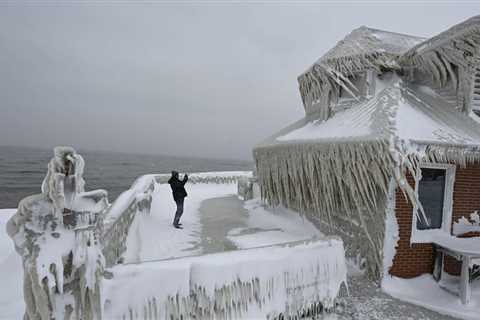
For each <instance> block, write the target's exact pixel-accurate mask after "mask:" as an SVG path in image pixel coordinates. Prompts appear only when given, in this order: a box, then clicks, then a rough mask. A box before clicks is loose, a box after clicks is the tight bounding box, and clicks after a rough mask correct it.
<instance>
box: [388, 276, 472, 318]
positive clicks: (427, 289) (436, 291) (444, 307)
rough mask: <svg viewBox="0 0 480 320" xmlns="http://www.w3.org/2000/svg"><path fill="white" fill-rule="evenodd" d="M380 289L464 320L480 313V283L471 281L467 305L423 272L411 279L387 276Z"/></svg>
mask: <svg viewBox="0 0 480 320" xmlns="http://www.w3.org/2000/svg"><path fill="white" fill-rule="evenodd" d="M382 289H383V291H384V292H386V293H388V294H389V295H391V296H392V297H394V298H397V299H400V300H404V301H407V302H410V303H412V304H415V305H418V306H422V307H425V308H427V309H430V310H434V311H436V312H439V313H442V314H445V315H450V316H453V317H458V318H461V319H465V320H478V319H479V315H480V283H479V282H478V281H476V282H473V283H472V300H471V303H470V304H469V305H467V306H464V305H462V304H461V302H460V299H459V298H458V297H455V296H453V295H452V294H451V293H449V292H447V291H445V290H444V289H442V288H440V286H439V284H438V283H437V282H436V281H435V280H434V279H433V277H432V275H430V274H425V275H422V276H420V277H417V278H413V279H401V278H397V277H391V276H387V277H384V279H383V281H382Z"/></svg>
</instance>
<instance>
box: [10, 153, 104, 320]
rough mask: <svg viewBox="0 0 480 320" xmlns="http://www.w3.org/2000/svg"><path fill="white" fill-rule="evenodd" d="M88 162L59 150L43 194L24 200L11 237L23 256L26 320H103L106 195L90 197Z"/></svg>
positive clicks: (101, 192)
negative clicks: (86, 179)
mask: <svg viewBox="0 0 480 320" xmlns="http://www.w3.org/2000/svg"><path fill="white" fill-rule="evenodd" d="M83 167H84V161H83V158H82V157H81V156H80V155H79V154H77V153H76V152H75V150H74V149H73V148H70V147H57V148H55V150H54V157H53V158H52V159H51V160H50V162H49V164H48V171H47V175H46V177H45V179H44V181H43V183H42V193H41V194H36V195H33V196H29V197H26V198H24V199H23V200H21V201H20V203H19V206H18V210H17V213H16V214H15V215H14V216H13V217H12V218H11V219H10V221H9V222H8V224H7V232H8V234H9V236H10V237H11V238H12V239H13V242H14V244H15V249H16V251H17V252H18V254H19V255H20V256H21V257H22V261H23V269H24V280H23V290H24V300H25V306H26V308H25V315H24V320H51V319H70V320H73V319H82V320H93V319H101V316H102V314H101V301H100V285H101V279H102V277H103V268H104V257H103V255H102V252H101V248H100V244H99V243H98V239H99V235H100V233H101V230H102V224H103V221H102V220H103V219H102V214H103V212H104V210H105V208H106V207H107V206H108V200H107V193H106V191H104V190H96V191H90V192H85V191H84V184H85V182H84V180H83Z"/></svg>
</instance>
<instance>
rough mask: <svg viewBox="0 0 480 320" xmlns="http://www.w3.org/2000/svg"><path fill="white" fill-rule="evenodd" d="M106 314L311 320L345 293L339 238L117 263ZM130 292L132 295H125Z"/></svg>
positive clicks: (114, 316) (107, 291)
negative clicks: (150, 260)
mask: <svg viewBox="0 0 480 320" xmlns="http://www.w3.org/2000/svg"><path fill="white" fill-rule="evenodd" d="M114 274H115V275H114V277H115V282H112V283H110V284H108V285H107V286H106V288H105V296H104V298H105V300H104V301H105V305H104V306H105V309H104V314H105V316H106V317H107V318H109V319H155V320H156V319H312V318H314V317H315V316H318V315H319V314H321V313H323V312H324V311H325V310H333V309H334V307H335V302H336V298H337V297H338V296H339V295H340V293H341V292H344V293H346V274H347V270H346V264H345V256H344V248H343V242H342V240H340V239H338V238H324V239H320V240H312V241H297V242H294V243H290V244H287V245H285V244H283V245H273V246H267V247H262V248H252V249H244V250H236V251H229V252H221V253H215V254H209V255H202V256H196V257H187V258H178V259H170V260H165V261H158V262H151V263H142V264H133V265H125V266H122V267H120V268H117V269H115V270H114ZM132 293H134V294H132Z"/></svg>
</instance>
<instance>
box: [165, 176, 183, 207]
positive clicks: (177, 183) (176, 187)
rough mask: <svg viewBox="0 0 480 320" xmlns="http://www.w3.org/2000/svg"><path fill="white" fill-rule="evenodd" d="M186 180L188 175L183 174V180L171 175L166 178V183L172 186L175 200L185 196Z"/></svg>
mask: <svg viewBox="0 0 480 320" xmlns="http://www.w3.org/2000/svg"><path fill="white" fill-rule="evenodd" d="M187 181H188V176H187V175H185V177H184V178H183V180H179V179H178V178H177V177H171V178H170V180H168V184H170V187H171V188H172V194H173V199H174V200H175V201H177V200H181V199H183V198H185V197H186V196H187V191H186V190H185V183H187Z"/></svg>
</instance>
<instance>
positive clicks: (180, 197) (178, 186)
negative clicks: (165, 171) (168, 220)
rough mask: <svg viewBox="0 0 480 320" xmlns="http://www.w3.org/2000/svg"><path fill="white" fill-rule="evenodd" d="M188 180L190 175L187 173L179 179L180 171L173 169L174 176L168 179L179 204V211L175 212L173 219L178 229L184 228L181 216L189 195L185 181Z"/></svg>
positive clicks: (174, 198) (174, 197)
mask: <svg viewBox="0 0 480 320" xmlns="http://www.w3.org/2000/svg"><path fill="white" fill-rule="evenodd" d="M187 181H188V175H187V174H185V175H184V177H183V180H180V179H178V172H177V171H172V176H171V177H170V179H169V180H168V184H170V187H171V188H172V194H173V200H175V203H176V204H177V211H176V212H175V218H174V219H173V226H174V227H175V228H177V229H182V224H181V223H180V218H181V217H182V214H183V202H184V200H185V197H186V196H187V191H186V190H185V183H187Z"/></svg>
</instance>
